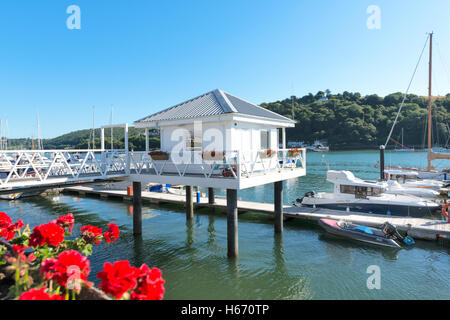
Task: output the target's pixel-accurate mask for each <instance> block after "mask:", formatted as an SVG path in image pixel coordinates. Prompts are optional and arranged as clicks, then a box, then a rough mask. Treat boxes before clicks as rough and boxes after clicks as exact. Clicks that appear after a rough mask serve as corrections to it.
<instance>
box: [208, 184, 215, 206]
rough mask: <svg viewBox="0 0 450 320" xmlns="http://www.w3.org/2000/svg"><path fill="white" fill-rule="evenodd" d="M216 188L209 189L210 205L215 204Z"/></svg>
mask: <svg viewBox="0 0 450 320" xmlns="http://www.w3.org/2000/svg"><path fill="white" fill-rule="evenodd" d="M214 202H216V200H215V199H214V188H208V204H214Z"/></svg>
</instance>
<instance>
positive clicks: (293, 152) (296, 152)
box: [288, 148, 302, 157]
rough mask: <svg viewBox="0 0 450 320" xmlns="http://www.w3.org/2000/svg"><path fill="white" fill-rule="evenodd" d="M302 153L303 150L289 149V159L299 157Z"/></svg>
mask: <svg viewBox="0 0 450 320" xmlns="http://www.w3.org/2000/svg"><path fill="white" fill-rule="evenodd" d="M301 152H302V150H300V149H297V148H295V149H289V150H288V157H298V156H299V155H300V153H301Z"/></svg>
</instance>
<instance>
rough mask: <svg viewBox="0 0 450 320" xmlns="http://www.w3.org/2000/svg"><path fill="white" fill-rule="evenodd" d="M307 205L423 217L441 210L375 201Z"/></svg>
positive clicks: (306, 205)
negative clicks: (377, 202)
mask: <svg viewBox="0 0 450 320" xmlns="http://www.w3.org/2000/svg"><path fill="white" fill-rule="evenodd" d="M302 205H303V206H305V207H310V208H312V207H316V208H323V209H330V210H340V211H347V209H348V210H349V211H351V212H360V213H369V214H379V215H385V216H399V217H414V218H422V217H425V216H427V215H430V214H432V213H434V212H439V209H438V208H433V209H431V208H428V207H416V206H401V205H387V204H373V203H354V204H352V203H323V204H318V203H316V204H304V203H302Z"/></svg>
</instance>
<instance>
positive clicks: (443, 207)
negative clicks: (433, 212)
mask: <svg viewBox="0 0 450 320" xmlns="http://www.w3.org/2000/svg"><path fill="white" fill-rule="evenodd" d="M449 206H450V204H449V203H446V204H444V205H443V206H442V210H441V213H442V215H443V216H444V217H446V218H447V219H448V212H447V208H448V207H449Z"/></svg>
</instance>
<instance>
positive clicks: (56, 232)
mask: <svg viewBox="0 0 450 320" xmlns="http://www.w3.org/2000/svg"><path fill="white" fill-rule="evenodd" d="M63 240H64V229H63V228H61V227H60V226H58V225H57V224H56V223H53V222H49V223H46V224H42V225H40V226H36V227H34V229H33V232H32V233H31V235H30V246H32V247H37V246H42V245H44V244H48V245H50V246H54V247H56V246H57V245H59V244H60V243H61V242H63Z"/></svg>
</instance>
